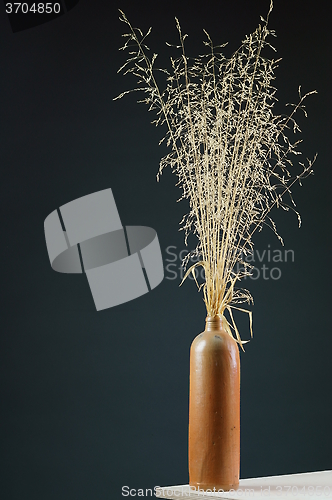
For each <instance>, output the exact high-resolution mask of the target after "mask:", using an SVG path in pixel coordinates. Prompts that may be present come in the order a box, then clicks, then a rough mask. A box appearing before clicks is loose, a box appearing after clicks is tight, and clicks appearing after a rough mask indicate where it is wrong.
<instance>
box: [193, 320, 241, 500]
mask: <svg viewBox="0 0 332 500" xmlns="http://www.w3.org/2000/svg"><path fill="white" fill-rule="evenodd" d="M239 473H240V356H239V349H238V346H237V343H236V342H235V340H234V339H233V338H232V337H231V336H230V335H229V334H228V333H227V332H226V331H225V329H224V328H223V325H222V321H221V319H220V318H219V317H213V318H212V317H207V318H206V328H205V331H204V332H203V333H201V334H200V335H198V336H197V337H196V338H195V339H194V341H193V343H192V345H191V350H190V392H189V484H190V486H193V487H195V488H196V489H198V488H200V489H203V490H206V489H211V490H213V488H216V490H215V491H218V490H219V489H222V490H224V491H228V490H230V489H236V488H237V487H238V485H239Z"/></svg>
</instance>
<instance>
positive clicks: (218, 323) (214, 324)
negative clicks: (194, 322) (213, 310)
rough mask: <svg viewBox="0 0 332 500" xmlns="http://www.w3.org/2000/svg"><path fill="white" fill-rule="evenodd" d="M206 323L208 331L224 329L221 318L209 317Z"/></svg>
mask: <svg viewBox="0 0 332 500" xmlns="http://www.w3.org/2000/svg"><path fill="white" fill-rule="evenodd" d="M205 322H206V328H207V329H222V327H223V323H222V319H221V316H207V317H206V320H205Z"/></svg>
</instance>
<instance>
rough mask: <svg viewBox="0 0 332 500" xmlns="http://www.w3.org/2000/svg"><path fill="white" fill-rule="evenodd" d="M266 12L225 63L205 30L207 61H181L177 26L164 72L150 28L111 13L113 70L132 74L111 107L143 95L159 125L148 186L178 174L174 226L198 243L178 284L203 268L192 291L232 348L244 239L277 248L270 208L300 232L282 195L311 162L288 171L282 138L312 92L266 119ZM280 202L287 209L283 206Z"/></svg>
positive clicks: (247, 268)
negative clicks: (132, 83)
mask: <svg viewBox="0 0 332 500" xmlns="http://www.w3.org/2000/svg"><path fill="white" fill-rule="evenodd" d="M272 8H273V4H272V1H271V4H270V10H269V12H268V15H267V18H266V19H263V18H261V20H262V24H260V25H259V26H258V28H257V29H256V30H255V32H254V33H252V34H250V35H248V36H246V37H245V39H244V40H243V42H242V44H241V46H240V47H239V49H238V50H237V51H236V52H234V54H233V55H232V56H231V57H230V58H226V57H225V56H224V54H223V52H222V49H223V48H224V47H225V45H226V44H224V45H220V46H214V45H213V42H212V40H211V38H210V36H209V35H208V33H207V32H206V31H205V30H204V32H205V34H206V37H207V40H206V41H204V44H205V46H206V47H208V53H207V54H203V55H199V56H198V57H196V58H188V57H187V55H186V51H185V39H186V37H187V35H183V34H182V31H181V27H180V24H179V21H178V20H177V19H176V27H177V31H178V35H179V41H180V43H179V45H177V46H176V48H177V49H178V50H179V51H180V54H179V56H178V57H177V58H175V59H173V58H171V59H170V60H171V71H167V70H165V69H160V68H156V67H155V60H156V58H157V54H153V55H152V57H151V58H149V57H148V55H147V53H148V51H149V48H148V47H147V45H146V43H145V41H146V38H147V36H148V35H149V33H150V32H151V28H150V29H149V30H148V32H147V33H146V34H145V35H144V34H143V33H142V31H141V30H140V29H138V28H133V27H132V25H131V24H130V22H129V21H128V19H127V18H126V16H125V14H124V13H123V12H122V11H120V13H121V16H120V20H121V21H122V22H124V23H125V24H126V25H127V27H128V33H125V34H124V35H123V36H124V37H125V38H126V42H125V44H124V46H123V47H121V49H120V50H129V58H128V59H127V61H126V62H125V64H124V65H123V66H122V67H121V68H120V70H119V71H121V72H123V73H124V74H128V73H132V74H133V75H134V76H135V77H136V78H137V79H138V82H137V85H138V86H137V87H136V88H135V89H132V90H129V91H127V92H123V93H122V94H120V95H119V96H118V97H117V98H116V99H118V98H121V97H123V96H124V95H125V94H127V93H129V92H132V91H138V90H139V91H143V92H144V93H145V97H144V99H143V100H142V101H139V102H144V103H146V104H147V105H148V109H149V110H155V111H156V115H157V117H156V119H155V120H154V121H153V122H152V123H155V124H156V125H163V124H165V125H166V127H167V130H166V134H165V136H164V138H163V139H162V140H161V141H160V143H162V142H163V141H166V143H167V146H169V147H170V152H169V153H168V154H167V155H166V156H164V157H163V158H162V159H161V161H160V167H159V173H158V176H157V178H158V180H159V177H160V175H161V173H162V171H163V170H164V168H165V167H167V166H169V167H170V168H171V169H172V171H173V172H174V173H175V174H176V175H177V177H178V182H177V185H178V186H179V187H180V188H181V190H182V195H181V197H180V200H182V199H187V200H188V201H189V209H190V210H189V213H187V214H186V215H185V216H184V217H183V219H182V221H181V223H180V226H181V229H182V230H184V231H185V242H186V244H187V241H188V236H189V235H190V234H194V235H196V236H197V239H198V244H197V246H196V248H195V250H193V251H192V252H188V255H187V256H186V258H185V259H184V262H183V265H184V267H186V266H187V265H188V262H189V260H190V258H191V257H193V256H196V257H198V258H199V261H198V262H196V263H195V264H194V265H193V266H191V267H190V268H189V269H188V270H187V272H186V274H185V276H184V279H186V277H187V276H188V275H189V273H193V275H194V277H195V271H196V267H197V266H202V267H203V268H204V272H205V280H204V282H203V283H202V284H200V285H199V284H198V283H197V281H196V283H197V285H198V286H199V288H203V297H204V301H205V304H206V309H207V314H208V315H209V316H215V315H220V316H223V315H224V313H225V312H226V311H228V313H229V315H230V319H231V324H230V323H229V322H227V321H226V324H227V325H228V327H229V332H230V331H231V330H230V328H233V330H234V331H235V334H236V338H237V340H238V342H239V343H240V344H241V346H242V341H241V338H240V335H239V332H238V330H237V328H236V325H235V322H234V319H233V315H232V310H231V309H239V310H240V311H243V312H246V313H248V314H249V318H250V326H251V321H252V317H251V311H248V310H246V309H242V308H239V307H237V304H240V303H244V302H247V303H249V304H250V303H252V296H251V294H250V292H249V291H248V290H245V289H241V288H235V284H236V283H237V282H239V281H241V279H243V278H244V277H246V276H248V275H250V273H251V269H252V266H251V264H249V262H247V261H246V257H247V256H248V255H250V254H251V253H252V252H253V241H252V236H253V234H254V232H255V231H256V230H257V229H258V230H261V229H262V227H263V225H264V224H267V225H268V226H270V227H271V229H272V230H273V231H274V233H275V234H276V235H277V237H278V238H279V240H280V241H281V242H282V243H283V241H282V238H281V236H280V235H279V234H278V232H277V228H276V224H275V223H274V221H273V219H272V218H271V217H270V215H269V213H270V211H271V209H272V208H273V207H274V206H277V207H281V208H283V209H284V210H289V209H291V210H293V211H294V212H295V213H296V214H297V216H298V220H299V224H300V222H301V219H300V215H299V214H298V212H297V211H296V209H295V203H294V200H293V197H292V192H291V188H292V186H293V185H294V184H295V183H296V182H301V179H302V178H304V177H306V176H307V175H309V174H311V173H312V165H313V163H314V161H315V159H316V157H314V159H313V160H307V163H306V164H304V163H303V162H297V165H298V166H299V167H300V169H299V171H298V173H296V174H295V173H293V170H294V169H295V167H294V165H293V162H292V160H291V157H292V156H293V155H294V156H296V155H299V154H301V152H300V151H299V150H298V145H299V144H300V142H301V141H300V140H296V141H293V142H292V141H291V139H290V138H289V131H290V130H291V129H292V131H293V133H294V134H295V133H296V132H300V128H299V126H298V125H297V123H296V121H295V119H294V115H295V113H296V111H298V110H299V109H302V110H303V111H304V113H305V115H306V112H305V107H304V104H303V101H304V99H305V98H306V97H307V96H308V95H309V94H313V93H315V91H313V92H309V93H307V94H306V95H304V96H301V92H300V88H299V97H300V100H299V102H298V104H297V105H295V106H294V109H293V111H292V113H291V114H290V115H288V116H287V115H275V114H274V113H273V110H274V109H273V108H274V104H275V102H276V101H277V99H276V97H275V94H276V88H275V87H274V86H273V80H274V79H275V76H274V72H275V69H276V68H277V66H278V63H279V61H280V59H268V58H266V57H263V56H262V55H261V54H262V50H263V49H264V47H266V46H269V47H271V48H272V49H273V50H275V49H274V48H273V47H272V45H270V43H269V42H267V37H268V36H275V32H274V31H273V30H269V29H268V19H269V15H270V13H271V11H272ZM167 45H169V44H167ZM157 71H159V72H163V73H164V74H165V75H166V87H165V89H164V90H163V91H161V90H160V87H159V85H158V83H157V80H156V77H155V75H156V72H157ZM286 195H288V197H289V199H290V203H287V202H286V201H285V199H284V198H285V196H286ZM195 280H196V277H195Z"/></svg>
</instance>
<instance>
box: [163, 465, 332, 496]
mask: <svg viewBox="0 0 332 500" xmlns="http://www.w3.org/2000/svg"><path fill="white" fill-rule="evenodd" d="M156 496H157V497H159V498H168V499H176V498H177V499H185V498H192V499H196V500H200V499H202V500H203V499H204V498H227V499H231V500H232V499H234V500H264V499H266V500H324V499H327V500H328V499H330V500H332V471H331V470H329V471H320V472H307V473H304V474H287V475H285V476H269V477H258V478H252V479H240V485H239V488H238V489H237V490H233V491H232V490H231V491H227V492H224V493H222V492H220V493H218V492H209V491H208V490H206V491H202V490H201V491H193V490H191V488H190V486H189V485H188V484H185V485H180V486H166V487H160V488H158V489H157V491H156Z"/></svg>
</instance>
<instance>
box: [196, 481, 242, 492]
mask: <svg viewBox="0 0 332 500" xmlns="http://www.w3.org/2000/svg"><path fill="white" fill-rule="evenodd" d="M189 486H190V488H192V489H194V490H195V491H201V490H204V491H206V490H209V491H212V492H219V493H222V492H223V491H230V490H237V489H238V487H239V483H234V484H212V483H192V482H190V483H189Z"/></svg>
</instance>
